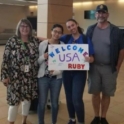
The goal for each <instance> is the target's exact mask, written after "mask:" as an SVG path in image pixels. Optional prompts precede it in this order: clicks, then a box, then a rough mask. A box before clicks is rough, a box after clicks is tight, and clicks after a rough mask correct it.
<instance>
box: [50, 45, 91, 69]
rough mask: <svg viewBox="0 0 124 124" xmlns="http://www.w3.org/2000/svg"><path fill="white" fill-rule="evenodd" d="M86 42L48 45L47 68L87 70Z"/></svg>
mask: <svg viewBox="0 0 124 124" xmlns="http://www.w3.org/2000/svg"><path fill="white" fill-rule="evenodd" d="M84 56H89V54H88V45H87V44H66V45H65V44H61V45H49V70H89V63H88V62H86V61H85V59H84Z"/></svg>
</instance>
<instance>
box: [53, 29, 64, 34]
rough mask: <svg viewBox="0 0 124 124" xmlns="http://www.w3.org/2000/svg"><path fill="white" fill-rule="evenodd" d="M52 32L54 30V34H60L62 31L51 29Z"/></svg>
mask: <svg viewBox="0 0 124 124" xmlns="http://www.w3.org/2000/svg"><path fill="white" fill-rule="evenodd" d="M53 32H54V33H55V34H62V32H60V31H57V30H53Z"/></svg>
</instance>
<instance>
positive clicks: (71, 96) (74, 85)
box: [63, 71, 87, 123]
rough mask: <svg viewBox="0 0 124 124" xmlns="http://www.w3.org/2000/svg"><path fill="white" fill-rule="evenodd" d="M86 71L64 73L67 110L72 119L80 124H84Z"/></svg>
mask: <svg viewBox="0 0 124 124" xmlns="http://www.w3.org/2000/svg"><path fill="white" fill-rule="evenodd" d="M86 76H87V72H86V71H64V72H63V83H64V88H65V94H66V102H67V108H68V113H69V117H70V118H75V113H76V115H77V119H78V122H79V123H84V120H85V119H84V103H83V100H82V98H83V92H84V87H85V83H86Z"/></svg>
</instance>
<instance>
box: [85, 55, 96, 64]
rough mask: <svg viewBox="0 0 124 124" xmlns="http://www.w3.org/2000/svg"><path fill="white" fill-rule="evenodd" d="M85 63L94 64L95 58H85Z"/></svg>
mask: <svg viewBox="0 0 124 124" xmlns="http://www.w3.org/2000/svg"><path fill="white" fill-rule="evenodd" d="M85 61H86V62H89V63H92V62H93V61H94V57H93V56H85Z"/></svg>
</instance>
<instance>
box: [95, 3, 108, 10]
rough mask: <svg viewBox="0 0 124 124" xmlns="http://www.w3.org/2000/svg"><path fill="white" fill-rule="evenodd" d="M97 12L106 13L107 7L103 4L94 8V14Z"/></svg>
mask: <svg viewBox="0 0 124 124" xmlns="http://www.w3.org/2000/svg"><path fill="white" fill-rule="evenodd" d="M98 11H103V12H108V7H107V6H106V5H104V4H100V5H98V6H97V7H96V12H98Z"/></svg>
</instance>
